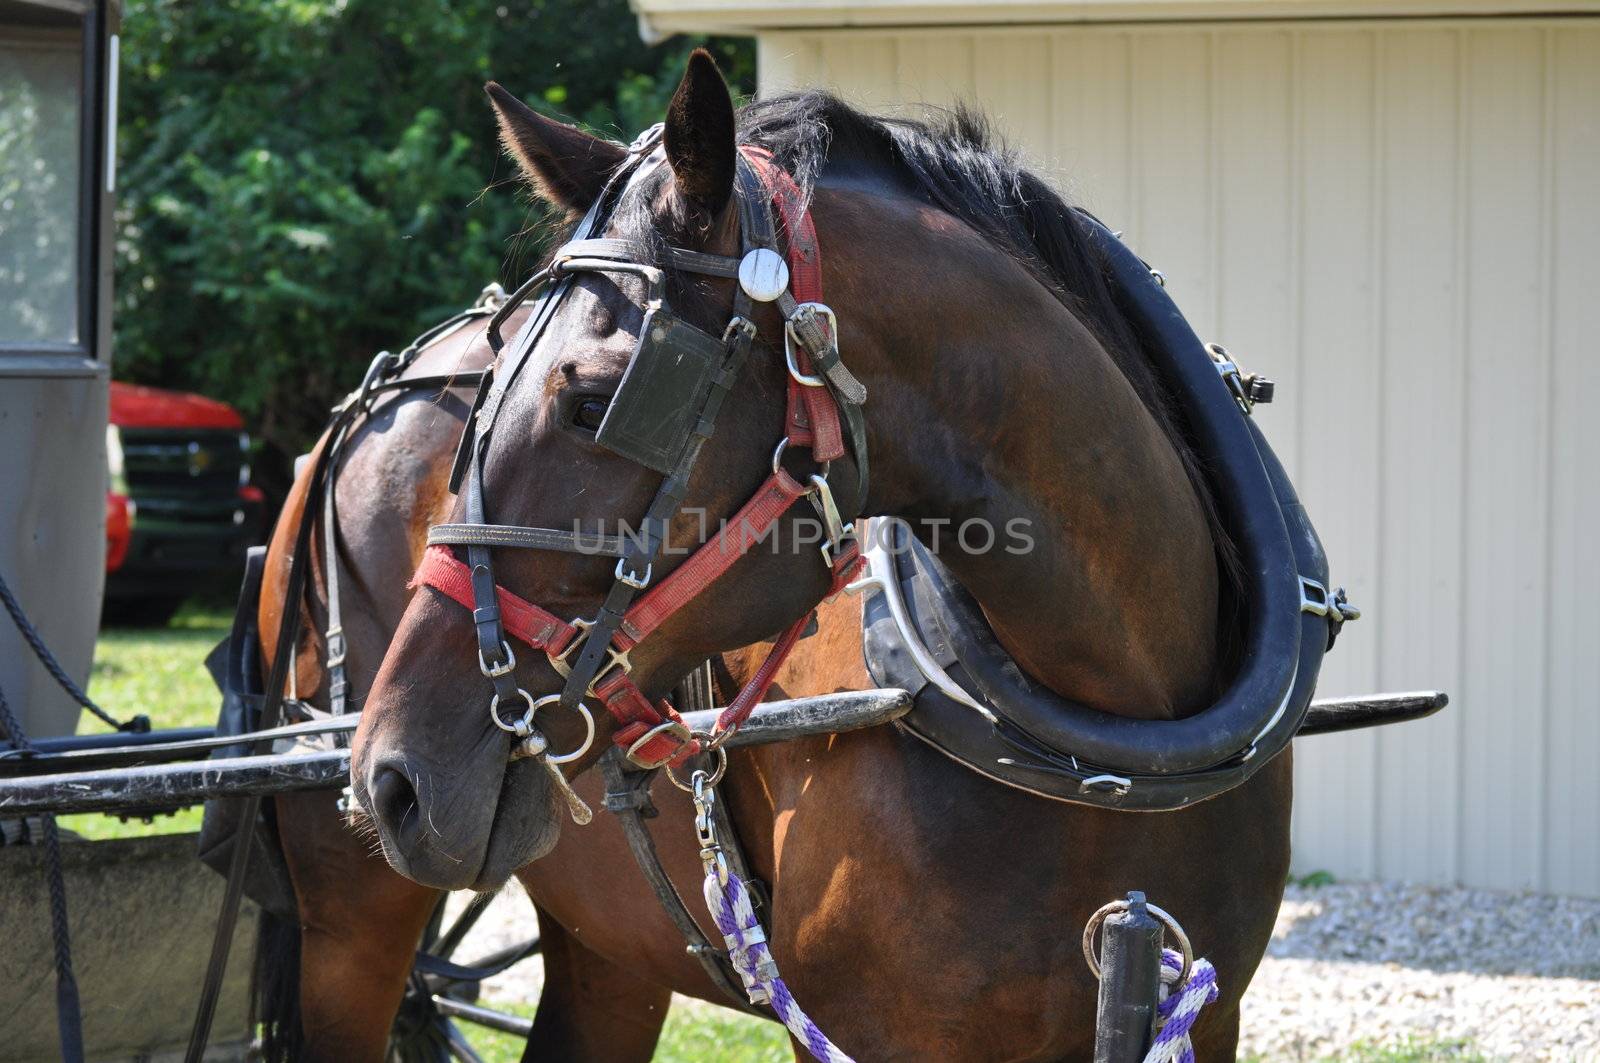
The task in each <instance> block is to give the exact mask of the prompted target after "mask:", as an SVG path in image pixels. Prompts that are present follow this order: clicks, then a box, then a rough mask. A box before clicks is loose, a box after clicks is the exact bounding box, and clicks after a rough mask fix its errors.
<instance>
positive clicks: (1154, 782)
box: [857, 213, 1360, 811]
mask: <svg viewBox="0 0 1600 1063" xmlns="http://www.w3.org/2000/svg"><path fill="white" fill-rule="evenodd" d="M1081 219H1082V224H1083V225H1084V226H1085V228H1086V229H1087V231H1088V233H1089V235H1090V237H1091V238H1092V239H1093V240H1094V241H1095V243H1096V244H1097V245H1098V247H1099V250H1100V253H1101V255H1102V259H1103V262H1104V263H1105V266H1106V270H1107V281H1108V283H1109V284H1110V286H1111V289H1112V292H1113V295H1114V296H1115V298H1116V300H1117V303H1118V307H1119V309H1121V310H1122V312H1123V314H1124V315H1125V317H1126V318H1127V320H1128V322H1129V324H1130V325H1131V326H1133V328H1134V331H1135V333H1136V334H1137V335H1138V337H1139V339H1140V341H1141V346H1142V347H1143V349H1144V351H1145V353H1146V354H1147V356H1148V357H1149V359H1150V363H1151V367H1152V368H1153V369H1154V370H1155V371H1156V373H1157V374H1158V376H1160V377H1161V378H1162V381H1163V383H1164V384H1165V385H1166V386H1167V387H1168V388H1169V389H1170V391H1171V392H1172V394H1173V395H1175V396H1176V397H1177V398H1178V400H1179V405H1180V406H1181V408H1182V410H1183V414H1184V418H1185V421H1186V424H1187V427H1188V429H1189V433H1190V436H1191V438H1192V439H1193V442H1194V445H1195V448H1196V450H1197V451H1198V452H1199V455H1200V458H1201V460H1202V463H1203V465H1204V467H1205V468H1206V469H1207V470H1208V472H1209V474H1210V476H1211V482H1212V485H1213V487H1214V489H1215V491H1216V494H1217V501H1218V506H1219V509H1220V510H1221V512H1222V516H1223V519H1224V521H1225V522H1226V524H1227V526H1228V530H1229V532H1230V533H1231V534H1232V535H1233V537H1234V539H1235V541H1236V542H1237V543H1238V546H1239V550H1240V554H1241V558H1242V561H1243V564H1242V566H1241V568H1242V571H1243V586H1242V587H1241V588H1240V591H1241V593H1242V594H1243V596H1244V600H1245V603H1246V609H1245V613H1246V619H1245V624H1244V630H1243V651H1242V653H1241V655H1240V665H1239V667H1238V669H1237V671H1236V673H1235V674H1234V675H1233V676H1232V677H1231V678H1230V681H1229V684H1228V687H1227V689H1226V690H1224V691H1223V692H1222V693H1221V696H1220V697H1219V698H1218V699H1217V700H1216V701H1215V702H1214V703H1213V704H1211V705H1210V706H1208V707H1207V708H1206V709H1204V710H1202V711H1200V712H1198V713H1195V714H1194V715H1192V716H1188V717H1185V718H1183V719H1179V720H1139V719H1129V718H1125V717H1120V716H1112V715H1109V714H1107V713H1103V712H1099V711H1097V710H1095V709H1093V708H1091V707H1089V706H1085V705H1081V704H1077V703H1075V702H1072V701H1069V700H1068V699H1066V698H1063V697H1061V696H1060V695H1058V694H1056V693H1055V692H1054V691H1052V690H1049V689H1048V688H1046V687H1044V686H1042V685H1041V684H1038V683H1035V682H1034V681H1032V680H1031V679H1030V678H1029V677H1028V675H1027V673H1026V672H1025V671H1024V670H1023V669H1022V667H1021V666H1020V665H1018V664H1017V663H1016V662H1015V661H1014V660H1013V659H1012V658H1011V656H1010V655H1009V654H1007V653H1006V651H1005V649H1004V648H1003V647H1002V646H1001V644H1000V641H999V639H998V638H996V637H995V634H994V631H993V630H992V629H991V628H990V626H989V623H988V621H987V620H986V619H985V617H984V615H983V611H982V609H981V608H979V606H978V604H977V603H976V602H975V601H974V600H973V599H972V597H971V596H970V595H969V594H968V593H967V592H966V591H965V590H964V589H963V588H962V587H961V586H960V584H959V583H957V582H956V581H955V579H954V578H953V577H952V576H951V575H950V574H949V573H948V572H947V571H945V569H944V567H943V566H942V565H941V564H940V563H939V561H938V559H937V558H936V557H934V556H933V554H932V553H931V552H929V551H928V550H926V549H925V548H923V547H922V546H921V544H920V543H918V542H916V540H915V539H914V538H913V537H912V535H911V534H910V532H909V531H907V530H906V529H905V528H904V527H903V526H900V525H896V526H895V527H894V528H892V529H891V535H892V539H893V541H892V545H891V547H890V548H887V549H886V548H884V547H883V546H881V545H877V544H876V543H874V545H873V546H872V547H871V548H870V549H869V550H868V551H867V552H868V555H869V559H870V565H871V576H870V577H869V578H868V579H866V580H863V581H861V582H860V583H859V584H857V586H858V587H860V588H862V589H867V588H869V587H870V588H871V589H873V590H874V592H875V593H874V594H873V595H872V597H871V598H869V599H868V601H867V604H866V607H865V613H864V616H863V649H864V654H865V657H866V660H867V668H868V671H869V672H870V674H871V675H872V677H873V679H874V680H876V681H877V682H880V683H883V684H884V685H887V686H899V687H904V688H905V689H907V690H910V691H911V692H912V693H913V696H914V698H915V708H914V709H913V710H912V711H911V712H910V713H908V714H907V715H906V716H904V717H902V718H901V719H900V720H898V721H897V726H899V727H901V728H902V729H904V730H905V731H907V732H908V733H910V734H912V735H914V736H915V737H917V738H919V739H921V740H922V741H924V742H927V743H928V744H930V745H932V746H933V747H934V748H936V749H938V750H939V751H940V752H942V753H944V754H946V755H947V756H950V757H951V758H953V759H955V760H957V761H959V762H961V763H962V764H964V765H966V766H967V767H969V768H972V769H973V770H974V771H977V772H978V773H979V774H982V775H985V776H987V777H989V778H991V779H993V780H995V781H997V782H1001V783H1004V784H1006V785H1009V786H1013V787H1015V788H1017V789H1021V790H1026V791H1028V792H1029V793H1033V794H1036V795H1038V796H1041V797H1049V798H1054V799H1056V800H1061V801H1068V802H1072V803H1076V804H1087V805H1096V806H1100V807H1106V808H1118V809H1127V810H1137V811H1171V810H1174V809H1178V808H1183V807H1185V806H1187V805H1191V804H1194V803H1195V802H1198V801H1203V800H1205V799H1206V798H1209V797H1214V796H1216V795H1217V794H1220V793H1222V792H1224V791H1226V790H1229V789H1232V788H1233V787H1235V786H1238V785H1239V784H1240V783H1242V782H1244V781H1245V780H1246V779H1248V778H1249V777H1250V776H1251V775H1253V774H1254V773H1255V772H1256V771H1258V770H1259V769H1260V768H1261V767H1262V766H1263V765H1265V764H1266V763H1268V762H1270V761H1271V760H1272V758H1273V757H1274V756H1275V755H1276V754H1277V753H1279V752H1280V751H1281V750H1282V749H1283V747H1284V746H1286V745H1288V744H1289V741H1290V740H1291V739H1292V738H1293V737H1294V735H1295V734H1296V733H1297V732H1298V731H1299V730H1300V729H1301V727H1302V725H1303V724H1304V723H1305V722H1306V720H1307V717H1308V713H1309V712H1310V708H1311V696H1312V693H1313V691H1314V689H1315V687H1316V680H1317V673H1318V671H1319V669H1320V667H1321V665H1322V657H1323V654H1324V653H1325V652H1326V651H1327V650H1328V649H1330V648H1332V646H1333V640H1334V638H1335V637H1336V636H1337V635H1338V632H1339V629H1340V627H1341V626H1342V625H1343V623H1344V622H1345V621H1346V620H1352V619H1355V618H1356V617H1358V616H1360V611H1359V610H1358V609H1356V608H1355V607H1354V606H1352V605H1350V604H1349V602H1348V601H1346V599H1345V594H1344V590H1343V588H1339V589H1338V590H1332V589H1331V584H1330V583H1329V580H1328V559H1327V556H1326V554H1325V553H1324V552H1323V549H1322V542H1321V540H1320V539H1319V538H1318V537H1317V532H1316V529H1315V528H1313V527H1312V525H1311V520H1310V517H1309V516H1308V515H1307V513H1306V511H1305V507H1304V506H1303V505H1301V503H1300V500H1299V498H1298V497H1297V496H1296V494H1295V491H1294V487H1293V486H1292V485H1291V484H1290V482H1289V477H1288V475H1287V474H1286V473H1285V472H1284V470H1283V466H1282V465H1281V464H1280V463H1279V462H1278V459H1277V457H1276V456H1275V455H1274V454H1273V452H1272V448H1271V447H1270V446H1269V445H1268V444H1267V441H1266V437H1265V436H1263V435H1262V434H1261V431H1260V429H1259V428H1257V426H1256V424H1255V421H1254V419H1253V418H1252V417H1251V416H1250V414H1251V412H1252V409H1253V407H1254V404H1255V403H1256V402H1265V401H1268V400H1269V399H1270V397H1271V387H1272V385H1271V383H1270V382H1269V381H1265V380H1262V379H1261V378H1259V377H1254V376H1250V375H1248V374H1244V373H1242V372H1241V371H1240V370H1239V367H1238V366H1237V365H1236V364H1235V363H1234V362H1233V361H1232V359H1231V358H1229V357H1227V353H1226V352H1225V351H1224V350H1223V349H1222V348H1220V347H1217V346H1216V345H1215V344H1212V345H1209V346H1208V345H1206V344H1202V343H1201V342H1200V340H1199V339H1198V338H1197V337H1196V336H1195V334H1194V332H1193V330H1192V329H1191V328H1190V327H1189V325H1188V322H1186V321H1185V320H1184V318H1183V315H1182V313H1181V312H1180V311H1179V310H1178V307H1177V305H1176V304H1174V303H1173V301H1172V299H1171V298H1170V297H1169V296H1168V295H1167V294H1166V290H1165V288H1164V286H1163V285H1162V284H1161V283H1160V280H1159V274H1157V273H1155V271H1153V270H1151V269H1150V268H1149V266H1148V265H1146V264H1145V263H1144V262H1142V261H1140V260H1139V258H1138V256H1137V255H1135V254H1134V253H1133V252H1132V251H1131V250H1129V249H1128V247H1127V246H1126V245H1125V244H1123V243H1122V242H1121V241H1120V240H1119V239H1118V238H1117V237H1116V235H1115V234H1114V233H1112V232H1111V231H1110V230H1108V229H1106V228H1105V227H1104V226H1103V225H1101V224H1100V222H1099V221H1098V220H1096V219H1095V218H1093V217H1092V216H1090V215H1088V214H1086V213H1084V214H1082V215H1081ZM871 538H873V539H878V538H880V537H879V536H876V535H874V536H872V537H871Z"/></svg>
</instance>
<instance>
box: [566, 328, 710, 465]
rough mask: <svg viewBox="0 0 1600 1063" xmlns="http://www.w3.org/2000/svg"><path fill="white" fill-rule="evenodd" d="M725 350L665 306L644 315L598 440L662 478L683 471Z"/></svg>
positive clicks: (597, 436) (601, 423) (596, 436)
mask: <svg viewBox="0 0 1600 1063" xmlns="http://www.w3.org/2000/svg"><path fill="white" fill-rule="evenodd" d="M725 351H726V348H725V346H724V345H723V343H722V341H720V340H718V339H715V338H714V337H712V336H710V335H708V334H706V333H705V332H702V331H701V330H700V329H698V328H696V327H695V326H694V325H691V324H689V323H688V322H687V321H684V320H683V319H682V318H680V317H678V316H677V315H676V314H674V313H673V312H672V311H671V310H670V309H668V308H667V307H665V306H657V307H655V308H653V309H652V310H650V312H649V313H648V314H646V315H645V319H644V324H643V325H642V326H641V327H640V330H639V345H638V346H637V347H635V348H634V352H633V357H632V359H631V360H630V361H629V362H628V368H627V371H626V372H624V373H623V375H622V383H621V385H620V386H619V387H618V388H617V393H616V395H615V396H614V397H613V398H612V400H611V407H610V409H608V410H607V411H606V416H605V420H603V421H601V422H600V430H599V432H597V433H596V435H595V439H596V440H597V441H598V442H599V443H600V444H601V445H602V446H604V447H606V448H607V449H609V450H612V451H615V452H616V453H618V454H620V455H622V456H623V457H625V458H631V459H632V460H634V461H636V462H638V463H639V464H641V465H644V466H647V467H649V468H651V469H654V470H656V471H657V472H660V473H671V472H672V471H673V470H674V469H676V468H677V467H678V463H679V459H680V458H682V456H683V452H684V448H685V447H686V446H687V445H688V442H689V436H690V434H691V433H692V432H693V431H694V427H695V421H696V419H697V418H698V417H699V415H700V411H701V408H702V407H704V405H705V400H706V396H707V394H709V393H710V391H711V386H712V383H713V378H714V377H715V375H716V372H717V369H718V367H719V366H720V365H721V364H722V359H723V356H724V354H725Z"/></svg>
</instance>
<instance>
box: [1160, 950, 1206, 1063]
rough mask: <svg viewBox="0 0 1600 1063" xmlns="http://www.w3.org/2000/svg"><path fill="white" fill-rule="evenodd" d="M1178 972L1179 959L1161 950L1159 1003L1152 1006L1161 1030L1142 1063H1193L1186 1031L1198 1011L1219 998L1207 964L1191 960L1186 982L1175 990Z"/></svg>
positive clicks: (1187, 1031)
mask: <svg viewBox="0 0 1600 1063" xmlns="http://www.w3.org/2000/svg"><path fill="white" fill-rule="evenodd" d="M1182 971H1183V957H1182V956H1181V955H1179V954H1178V953H1177V952H1175V951H1173V950H1172V949H1162V950H1161V1000H1160V1001H1159V1002H1158V1003H1157V1004H1156V1016H1157V1018H1158V1020H1159V1021H1160V1022H1161V1029H1160V1030H1158V1031H1157V1032H1156V1039H1155V1041H1154V1042H1152V1043H1151V1045H1150V1051H1149V1052H1147V1053H1145V1057H1144V1063H1195V1059H1194V1045H1193V1044H1192V1043H1190V1041H1189V1031H1190V1030H1191V1029H1193V1027H1194V1023H1195V1020H1196V1019H1198V1018H1199V1017H1200V1009H1201V1008H1203V1007H1205V1006H1206V1005H1207V1004H1209V1003H1211V1002H1212V1001H1213V1000H1216V999H1217V997H1218V995H1219V990H1218V989H1217V972H1216V969H1215V968H1213V967H1212V966H1211V961H1210V960H1204V959H1200V960H1195V961H1194V968H1193V970H1191V971H1190V972H1189V980H1188V981H1187V982H1184V983H1183V985H1182V986H1179V985H1178V984H1177V982H1178V975H1179V974H1180V973H1181V972H1182Z"/></svg>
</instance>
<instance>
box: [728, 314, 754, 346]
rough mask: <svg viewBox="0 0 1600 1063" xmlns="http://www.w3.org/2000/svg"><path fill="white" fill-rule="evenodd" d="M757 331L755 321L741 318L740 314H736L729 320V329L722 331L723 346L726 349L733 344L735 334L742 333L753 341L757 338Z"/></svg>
mask: <svg viewBox="0 0 1600 1063" xmlns="http://www.w3.org/2000/svg"><path fill="white" fill-rule="evenodd" d="M757 331H758V330H757V328H756V323H755V322H754V321H751V320H750V319H749V318H747V317H740V316H739V315H738V314H734V315H733V317H732V318H730V319H729V320H728V327H727V328H725V329H723V330H722V345H723V346H724V347H726V346H728V345H729V344H730V343H732V342H733V334H734V333H735V332H742V333H744V335H745V336H747V337H749V338H750V339H752V340H753V339H755V338H756V332H757Z"/></svg>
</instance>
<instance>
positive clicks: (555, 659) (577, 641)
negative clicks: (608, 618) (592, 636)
mask: <svg viewBox="0 0 1600 1063" xmlns="http://www.w3.org/2000/svg"><path fill="white" fill-rule="evenodd" d="M567 626H568V627H570V628H573V629H574V630H576V631H577V632H578V633H577V634H576V635H574V636H573V637H572V641H571V642H569V643H567V648H566V649H564V650H562V651H561V652H560V653H550V654H546V655H545V656H547V657H549V658H550V667H551V668H554V669H555V670H556V673H557V674H558V675H560V676H561V678H563V679H565V678H566V677H567V676H569V675H571V674H572V666H571V665H570V664H568V663H567V658H568V657H570V656H572V651H573V650H576V649H577V648H578V647H579V646H582V645H583V644H584V642H586V641H587V640H588V635H589V629H590V628H591V627H593V626H594V624H592V623H590V622H589V621H587V620H569V621H567Z"/></svg>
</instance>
